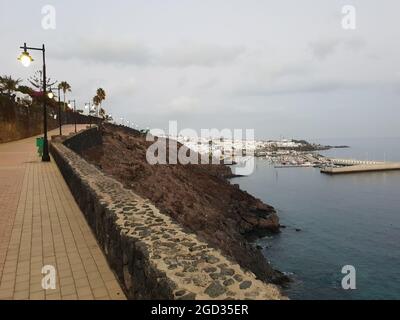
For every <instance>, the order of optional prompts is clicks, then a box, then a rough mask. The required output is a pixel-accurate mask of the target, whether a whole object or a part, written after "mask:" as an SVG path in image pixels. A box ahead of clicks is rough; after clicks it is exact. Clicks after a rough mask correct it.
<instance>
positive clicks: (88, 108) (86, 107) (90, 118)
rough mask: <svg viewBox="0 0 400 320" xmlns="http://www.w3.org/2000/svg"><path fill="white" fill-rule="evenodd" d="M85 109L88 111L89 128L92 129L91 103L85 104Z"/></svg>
mask: <svg viewBox="0 0 400 320" xmlns="http://www.w3.org/2000/svg"><path fill="white" fill-rule="evenodd" d="M85 109H87V115H88V117H89V127H90V128H91V127H92V116H91V115H90V112H91V109H90V101H89V102H88V103H85Z"/></svg>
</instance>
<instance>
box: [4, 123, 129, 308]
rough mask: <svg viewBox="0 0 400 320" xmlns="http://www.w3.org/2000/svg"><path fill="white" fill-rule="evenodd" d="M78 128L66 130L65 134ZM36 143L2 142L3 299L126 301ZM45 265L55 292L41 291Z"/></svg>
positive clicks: (51, 164)
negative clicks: (51, 274) (52, 270)
mask: <svg viewBox="0 0 400 320" xmlns="http://www.w3.org/2000/svg"><path fill="white" fill-rule="evenodd" d="M84 127H86V126H84V125H78V129H82V128H84ZM73 130H74V126H73V125H68V126H64V127H63V131H64V132H63V133H64V134H65V133H67V134H68V133H69V132H72V131H73ZM57 133H58V129H56V130H53V131H50V132H49V137H50V136H51V135H55V134H57ZM35 139H36V137H32V138H28V139H24V140H19V141H15V142H10V143H5V144H0V300H1V299H31V300H44V299H46V300H59V299H66V300H67V299H82V300H87V299H90V300H92V299H100V300H109V299H125V295H124V293H123V292H122V290H121V287H120V286H119V284H118V282H117V280H116V278H115V276H114V274H113V273H112V271H111V269H110V268H109V266H108V264H107V262H106V259H105V257H104V255H103V253H102V251H101V249H100V247H99V245H98V244H97V242H96V239H95V237H94V235H93V233H92V231H91V230H90V227H89V226H88V224H87V222H86V220H85V217H84V215H83V213H82V212H81V210H80V209H79V207H78V206H77V204H76V202H75V201H74V198H73V196H72V194H71V192H70V190H69V189H68V186H67V185H66V183H65V181H64V179H63V177H62V175H61V173H60V171H59V170H58V168H57V165H56V164H55V162H54V161H53V160H52V161H51V162H49V163H43V162H41V159H40V158H39V156H38V155H37V152H36V147H35ZM45 265H51V266H54V267H55V270H56V288H55V289H47V290H44V289H43V288H42V279H43V277H44V276H45V275H44V274H42V273H41V272H42V267H43V266H45Z"/></svg>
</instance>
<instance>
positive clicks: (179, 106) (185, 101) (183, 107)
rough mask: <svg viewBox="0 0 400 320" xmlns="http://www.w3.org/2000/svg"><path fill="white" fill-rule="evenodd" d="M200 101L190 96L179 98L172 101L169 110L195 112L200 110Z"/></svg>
mask: <svg viewBox="0 0 400 320" xmlns="http://www.w3.org/2000/svg"><path fill="white" fill-rule="evenodd" d="M199 105H200V102H199V99H197V98H194V97H190V96H179V97H176V98H174V99H172V100H171V101H170V102H169V103H168V104H167V107H168V110H169V111H171V112H193V111H196V110H198V108H199Z"/></svg>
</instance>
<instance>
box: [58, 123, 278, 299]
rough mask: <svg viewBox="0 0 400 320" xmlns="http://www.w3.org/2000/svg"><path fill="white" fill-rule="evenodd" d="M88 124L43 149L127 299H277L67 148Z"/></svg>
mask: <svg viewBox="0 0 400 320" xmlns="http://www.w3.org/2000/svg"><path fill="white" fill-rule="evenodd" d="M93 130H94V129H91V130H87V131H84V132H83V133H80V134H78V135H77V136H75V137H72V138H69V139H67V140H65V141H64V144H63V143H61V141H60V140H54V141H52V143H51V146H50V150H51V153H52V155H53V157H54V159H55V160H56V162H57V164H58V166H59V168H60V170H61V172H62V174H63V176H64V178H65V180H66V182H67V184H68V185H69V187H70V189H71V191H72V193H73V195H74V197H75V199H76V201H77V203H78V204H79V206H80V208H81V210H82V212H83V213H84V214H85V216H86V219H87V221H88V223H89V225H90V227H91V228H92V230H93V232H94V233H95V235H96V237H97V240H98V242H99V244H100V246H101V248H102V249H103V251H104V253H105V255H106V257H107V260H108V262H109V264H110V267H111V268H112V269H113V270H114V272H115V273H116V275H117V277H118V279H119V281H120V283H121V285H122V287H123V288H124V291H125V293H126V295H127V296H128V298H131V299H282V298H283V297H282V296H281V294H280V292H279V290H278V288H277V287H276V286H274V285H271V284H265V283H264V282H262V281H259V280H257V279H256V278H255V276H254V274H252V273H249V272H245V271H243V270H242V269H241V268H240V266H239V265H238V264H236V263H234V262H232V261H230V260H229V259H227V258H226V257H224V256H223V255H222V254H221V253H220V252H219V251H218V250H216V249H213V248H210V247H209V246H208V245H207V243H204V242H202V241H200V240H199V239H198V238H197V237H196V235H194V234H190V233H187V232H185V231H184V230H183V229H182V228H181V227H180V226H179V225H178V224H176V223H175V222H174V221H172V219H171V218H170V217H169V216H167V215H164V214H162V213H161V212H160V211H159V210H158V209H157V208H156V207H155V206H154V205H153V204H151V203H150V202H149V200H147V199H143V198H141V197H140V196H138V195H137V194H135V193H133V192H132V191H131V190H128V189H125V188H124V187H123V185H122V184H121V183H119V182H118V181H116V180H115V179H113V178H111V177H108V176H106V175H104V174H103V173H102V172H101V171H100V170H99V169H97V168H96V167H95V166H93V165H91V164H89V163H88V162H86V161H85V160H84V159H82V158H81V157H80V156H79V155H78V154H77V153H75V152H74V151H72V150H71V149H69V148H67V147H66V145H74V146H75V147H76V146H77V143H78V142H79V141H80V140H85V138H87V137H88V136H92V137H93V136H94V135H95V134H96V132H95V131H93ZM91 141H92V142H93V143H96V139H95V138H94V139H92V140H91ZM85 143H86V145H87V141H86V142H85ZM78 152H79V151H78Z"/></svg>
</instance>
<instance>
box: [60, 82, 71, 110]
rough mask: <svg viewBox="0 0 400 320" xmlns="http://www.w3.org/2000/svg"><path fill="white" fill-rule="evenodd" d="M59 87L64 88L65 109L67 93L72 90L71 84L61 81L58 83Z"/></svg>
mask: <svg viewBox="0 0 400 320" xmlns="http://www.w3.org/2000/svg"><path fill="white" fill-rule="evenodd" d="M58 89H60V90H62V92H63V94H64V109H65V94H66V93H67V91H69V92H71V86H70V85H69V83H68V82H67V81H61V82H60V83H59V84H58Z"/></svg>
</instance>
